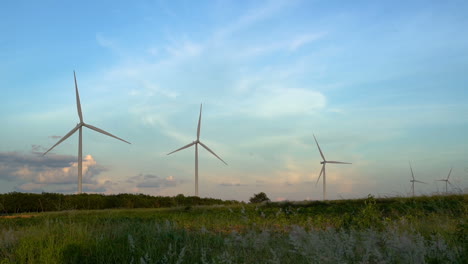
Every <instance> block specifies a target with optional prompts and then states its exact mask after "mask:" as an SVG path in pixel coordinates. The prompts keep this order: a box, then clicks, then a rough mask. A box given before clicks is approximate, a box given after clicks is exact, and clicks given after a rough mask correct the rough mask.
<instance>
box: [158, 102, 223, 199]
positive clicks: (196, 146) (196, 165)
mask: <svg viewBox="0 0 468 264" xmlns="http://www.w3.org/2000/svg"><path fill="white" fill-rule="evenodd" d="M201 114H202V105H201V104H200V116H199V117H198V128H197V140H195V141H193V142H192V143H190V144H187V145H185V146H183V147H181V148H179V149H176V150H174V151H172V152H171V153H168V154H167V155H171V154H172V153H175V152H177V151H179V150H183V149H186V148H188V147H191V146H193V145H195V196H198V144H200V145H201V146H202V147H204V148H205V149H206V150H208V151H209V152H210V153H211V154H213V155H214V156H215V157H216V158H218V159H219V160H220V161H222V162H223V163H224V164H226V165H227V163H226V162H225V161H224V160H223V159H221V158H220V157H219V156H218V155H216V153H214V152H213V151H212V150H211V149H210V148H209V147H208V146H206V145H205V144H203V143H202V142H201V141H200V125H201Z"/></svg>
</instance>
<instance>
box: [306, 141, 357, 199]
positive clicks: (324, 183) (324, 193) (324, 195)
mask: <svg viewBox="0 0 468 264" xmlns="http://www.w3.org/2000/svg"><path fill="white" fill-rule="evenodd" d="M313 136H314V139H315V143H317V147H318V150H319V152H320V156H322V159H323V161H321V162H320V164H322V169H321V170H320V174H319V176H318V178H317V182H316V183H315V186H317V183H318V182H319V180H320V177H321V176H322V173H323V200H326V199H327V189H326V174H325V165H326V164H327V163H335V164H351V163H349V162H342V161H331V160H326V159H325V156H324V155H323V152H322V150H321V149H320V145H319V143H318V142H317V139H316V138H315V135H313Z"/></svg>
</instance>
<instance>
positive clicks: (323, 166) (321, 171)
mask: <svg viewBox="0 0 468 264" xmlns="http://www.w3.org/2000/svg"><path fill="white" fill-rule="evenodd" d="M324 168H325V164H323V165H322V169H321V170H320V174H319V176H318V178H317V182H316V183H315V186H317V184H318V182H319V180H320V177H321V176H322V173H323V169H324Z"/></svg>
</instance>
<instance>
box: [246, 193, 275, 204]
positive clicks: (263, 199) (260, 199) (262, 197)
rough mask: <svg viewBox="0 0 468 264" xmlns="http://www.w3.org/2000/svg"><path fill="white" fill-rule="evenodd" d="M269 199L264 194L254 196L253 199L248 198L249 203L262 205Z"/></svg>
mask: <svg viewBox="0 0 468 264" xmlns="http://www.w3.org/2000/svg"><path fill="white" fill-rule="evenodd" d="M269 201H270V198H268V197H267V195H266V194H265V193H264V192H261V193H257V194H254V196H253V197H250V203H262V202H269Z"/></svg>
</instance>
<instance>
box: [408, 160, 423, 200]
mask: <svg viewBox="0 0 468 264" xmlns="http://www.w3.org/2000/svg"><path fill="white" fill-rule="evenodd" d="M409 167H410V170H411V177H413V179H412V180H410V182H411V189H412V190H413V196H414V183H415V182H419V183H424V184H427V183H425V182H422V181H418V180H416V179H415V178H414V173H413V168H412V167H411V162H409Z"/></svg>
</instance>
